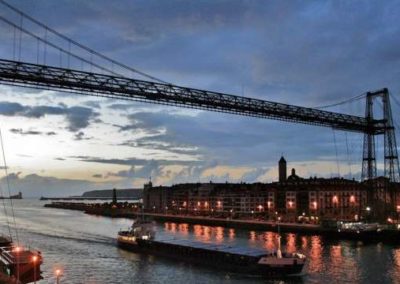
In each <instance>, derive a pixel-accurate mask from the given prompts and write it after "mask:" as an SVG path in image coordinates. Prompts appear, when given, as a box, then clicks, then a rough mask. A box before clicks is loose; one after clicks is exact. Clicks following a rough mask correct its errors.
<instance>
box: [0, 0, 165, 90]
mask: <svg viewBox="0 0 400 284" xmlns="http://www.w3.org/2000/svg"><path fill="white" fill-rule="evenodd" d="M0 4H3V5H4V6H6V7H8V8H9V9H11V10H12V11H14V12H15V13H17V14H19V15H21V21H22V19H23V18H26V19H28V20H29V21H31V22H33V23H35V24H36V25H38V26H39V27H41V28H43V29H45V32H46V34H47V32H50V33H52V34H54V35H56V36H57V37H59V38H61V39H63V40H65V41H67V42H68V50H65V49H64V48H61V47H59V46H58V45H56V44H54V43H52V44H50V43H49V41H48V40H47V39H46V38H45V39H42V38H41V37H39V36H37V35H34V34H33V33H32V32H28V31H27V30H26V29H22V23H20V26H18V25H16V24H14V23H12V22H11V21H9V20H7V19H5V18H4V17H1V20H2V21H4V22H6V23H7V24H9V25H12V26H13V27H14V28H17V29H19V30H20V31H23V32H24V33H27V34H29V35H30V36H33V37H34V38H36V39H38V40H39V39H40V40H41V41H42V42H44V43H46V44H49V45H51V46H52V47H54V48H56V49H58V50H60V51H62V52H64V53H66V54H68V55H70V56H73V57H75V58H77V59H79V60H82V61H84V62H86V63H89V64H91V65H92V66H95V67H97V68H99V69H101V70H103V71H107V72H109V73H110V74H114V75H119V76H122V77H125V76H124V75H122V74H119V73H116V72H114V71H112V70H109V69H108V68H105V67H102V66H100V65H98V64H94V63H93V61H90V60H87V59H84V58H82V57H81V56H77V55H76V54H73V53H71V51H70V48H71V44H72V45H75V46H77V47H79V48H81V49H83V50H85V51H87V52H89V53H90V54H91V55H95V56H97V57H99V58H101V59H103V60H105V61H108V62H109V63H111V64H113V65H116V66H119V67H121V68H123V69H125V70H128V71H130V72H133V73H136V74H139V75H141V76H143V77H145V78H147V79H150V80H154V81H157V82H160V83H167V82H165V81H163V80H161V79H159V78H157V77H154V76H152V75H149V74H147V73H145V72H142V71H140V70H138V69H136V68H133V67H130V66H128V65H126V64H124V63H121V62H118V61H116V60H114V59H112V58H110V57H108V56H106V55H104V54H102V53H100V52H98V51H96V50H94V49H92V48H89V47H87V46H85V45H83V44H81V43H79V42H77V41H75V40H73V39H71V38H70V37H67V36H65V35H63V34H61V33H60V32H58V31H56V30H55V29H52V28H51V27H49V26H47V25H45V24H44V23H42V22H40V21H38V20H36V19H35V18H33V17H31V16H29V15H28V14H26V13H24V12H23V11H21V10H19V9H17V8H16V7H14V6H12V5H11V4H9V3H7V2H6V1H4V0H0ZM20 40H21V39H20ZM19 60H20V55H19Z"/></svg>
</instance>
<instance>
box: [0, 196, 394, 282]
mask: <svg viewBox="0 0 400 284" xmlns="http://www.w3.org/2000/svg"><path fill="white" fill-rule="evenodd" d="M15 206H16V207H17V210H16V211H15V212H16V218H17V222H18V223H19V226H20V227H21V228H22V229H21V231H20V238H21V239H22V240H24V241H25V242H26V241H27V240H28V241H29V244H31V245H32V246H33V247H35V248H38V249H40V250H41V251H42V252H43V253H44V259H45V263H44V264H43V270H44V273H43V276H44V277H45V278H46V280H44V281H42V282H41V283H42V284H44V283H54V281H52V280H54V279H53V278H52V277H53V275H54V267H55V265H59V266H60V267H62V269H63V270H64V271H65V275H66V276H65V278H64V279H63V281H62V283H99V284H102V283H170V282H171V279H173V281H174V282H176V283H185V282H193V283H228V284H230V283H260V284H261V283H298V282H299V281H304V282H305V283H329V282H332V283H367V284H369V283H371V284H372V283H399V279H400V247H399V246H393V245H387V244H378V245H376V244H365V243H357V242H352V241H332V240H329V239H324V238H322V237H320V236H305V235H300V234H283V233H282V234H281V236H282V248H283V249H284V250H296V251H301V252H302V253H304V254H306V255H307V257H308V263H307V265H306V267H305V269H304V275H303V276H302V277H301V278H300V279H297V278H296V279H290V280H287V279H284V280H282V281H278V282H276V281H269V280H268V279H253V278H251V279H250V280H249V279H248V278H246V277H245V276H240V275H236V274H229V276H227V275H228V274H226V273H224V272H221V271H219V270H213V269H208V268H203V267H200V266H196V265H189V264H186V263H184V262H176V261H172V260H169V259H168V258H165V259H164V258H158V257H149V256H146V255H140V254H135V253H131V252H126V251H123V250H120V249H117V248H116V247H115V236H116V233H117V232H118V230H119V229H121V228H128V227H130V225H131V224H132V220H129V219H119V218H115V219H110V218H104V217H93V216H89V215H85V214H83V213H82V212H76V211H68V210H57V209H46V208H43V204H42V203H38V202H37V201H35V202H33V201H29V200H21V201H19V200H16V201H15ZM0 221H1V222H0V229H2V230H3V232H5V231H6V229H7V228H6V227H5V226H4V224H6V220H5V217H4V216H1V215H0ZM156 229H157V237H158V238H163V237H176V238H186V239H192V240H198V241H203V242H204V241H207V242H215V243H229V244H235V245H238V246H252V247H258V248H264V249H268V250H271V249H274V248H276V244H277V236H278V235H277V233H275V232H265V231H254V230H253V231H247V230H239V229H229V228H223V227H212V226H200V225H198V226H193V225H189V224H184V223H173V222H167V223H159V224H156Z"/></svg>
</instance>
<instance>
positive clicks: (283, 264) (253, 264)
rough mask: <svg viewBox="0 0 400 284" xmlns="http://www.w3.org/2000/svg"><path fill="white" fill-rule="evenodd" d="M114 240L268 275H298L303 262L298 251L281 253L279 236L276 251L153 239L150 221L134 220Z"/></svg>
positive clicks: (125, 246) (121, 244)
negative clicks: (130, 225) (129, 226)
mask: <svg viewBox="0 0 400 284" xmlns="http://www.w3.org/2000/svg"><path fill="white" fill-rule="evenodd" d="M117 243H118V246H119V247H120V248H122V249H126V250H129V251H132V252H136V253H146V254H151V255H158V256H163V257H169V258H174V259H177V260H183V261H187V262H191V263H195V264H199V265H207V266H213V267H216V268H218V269H223V270H226V271H233V272H235V273H244V274H252V275H259V276H268V277H271V276H272V277H274V276H278V277H281V276H291V275H298V274H300V273H301V271H302V269H303V266H304V264H305V262H306V257H305V255H303V254H301V253H284V252H282V251H281V246H280V237H278V248H277V250H276V251H266V250H264V249H258V248H248V247H238V246H233V245H225V244H214V243H202V242H197V241H192V240H186V239H175V238H172V239H159V240H155V232H154V229H153V224H152V223H149V222H144V221H138V220H135V221H134V223H133V225H132V227H131V229H130V230H128V231H120V232H118V238H117Z"/></svg>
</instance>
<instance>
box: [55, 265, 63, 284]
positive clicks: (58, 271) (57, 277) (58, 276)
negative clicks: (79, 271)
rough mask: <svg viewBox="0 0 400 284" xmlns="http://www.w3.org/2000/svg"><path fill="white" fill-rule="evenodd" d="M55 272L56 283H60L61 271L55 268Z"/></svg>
mask: <svg viewBox="0 0 400 284" xmlns="http://www.w3.org/2000/svg"><path fill="white" fill-rule="evenodd" d="M55 274H56V280H57V284H60V277H61V276H62V271H61V270H60V269H56V271H55Z"/></svg>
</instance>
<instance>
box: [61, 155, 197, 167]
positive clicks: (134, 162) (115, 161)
mask: <svg viewBox="0 0 400 284" xmlns="http://www.w3.org/2000/svg"><path fill="white" fill-rule="evenodd" d="M69 158H72V159H76V160H78V161H83V162H90V163H101V164H114V165H127V166H144V165H147V164H148V163H150V162H153V161H154V160H145V159H136V158H127V159H103V158H98V157H90V156H70V157H69ZM156 162H157V163H158V164H160V165H187V164H193V163H197V161H181V160H162V159H161V160H157V161H156Z"/></svg>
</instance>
